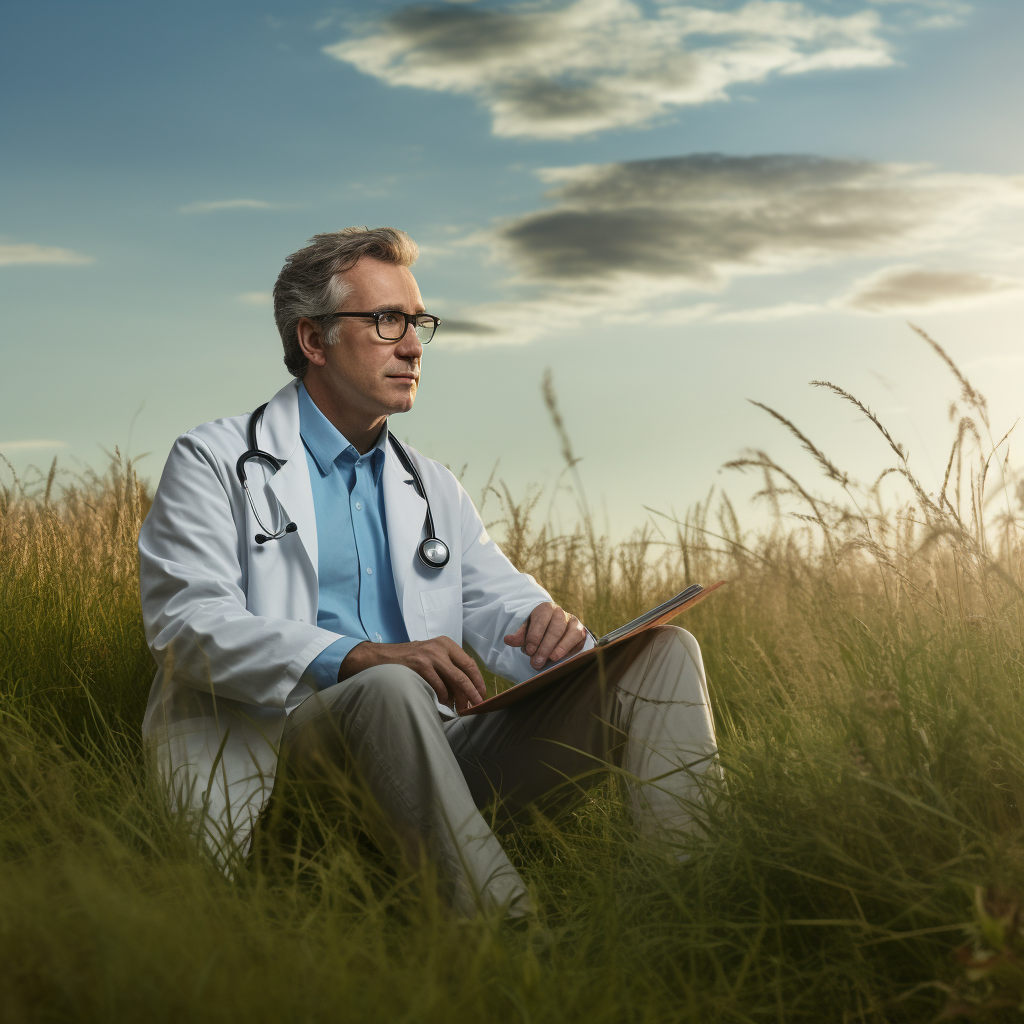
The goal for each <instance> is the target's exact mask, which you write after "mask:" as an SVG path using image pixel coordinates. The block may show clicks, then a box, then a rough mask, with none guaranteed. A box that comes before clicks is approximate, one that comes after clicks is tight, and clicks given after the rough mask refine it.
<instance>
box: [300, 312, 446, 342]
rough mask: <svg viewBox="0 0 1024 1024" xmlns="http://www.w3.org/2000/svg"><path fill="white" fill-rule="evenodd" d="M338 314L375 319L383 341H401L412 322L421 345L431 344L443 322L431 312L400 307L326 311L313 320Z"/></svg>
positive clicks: (330, 317) (378, 335)
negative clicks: (349, 311) (377, 311)
mask: <svg viewBox="0 0 1024 1024" xmlns="http://www.w3.org/2000/svg"><path fill="white" fill-rule="evenodd" d="M336 316H352V317H357V318H359V319H362V320H373V322H374V323H375V324H376V325H377V337H378V338H380V339H381V341H400V340H401V339H402V338H404V337H405V332H406V331H407V330H409V325H410V324H412V327H413V330H414V331H415V332H416V337H417V338H419V339H420V344H421V345H429V344H430V339H431V338H433V336H434V331H436V330H437V325H438V324H439V323H440V322H441V320H440V318H439V317H436V316H431V315H430V314H429V313H403V312H402V311H401V310H400V309H385V310H383V311H382V312H380V313H324V314H323V315H322V316H315V317H311V318H310V319H312V320H331V319H333V318H334V317H336Z"/></svg>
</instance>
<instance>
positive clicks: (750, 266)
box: [493, 154, 1024, 287]
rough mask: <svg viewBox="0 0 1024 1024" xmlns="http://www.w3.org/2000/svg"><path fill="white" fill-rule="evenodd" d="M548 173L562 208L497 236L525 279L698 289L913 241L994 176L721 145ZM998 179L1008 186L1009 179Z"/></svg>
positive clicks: (515, 224)
mask: <svg viewBox="0 0 1024 1024" xmlns="http://www.w3.org/2000/svg"><path fill="white" fill-rule="evenodd" d="M543 176H544V177H545V178H546V180H548V181H550V182H551V183H553V184H556V187H555V188H554V189H553V190H552V191H551V192H550V193H549V198H550V199H551V200H552V201H553V207H552V208H551V209H548V210H541V211H538V212H536V213H531V214H528V215H526V216H523V217H520V218H517V219H515V220H512V221H509V222H506V223H505V224H503V225H501V226H500V227H499V228H497V229H496V231H495V233H494V236H493V237H494V239H495V241H496V243H497V245H498V246H499V247H500V248H502V249H504V250H505V251H506V252H507V253H508V254H509V256H510V257H511V258H512V260H513V261H514V262H515V263H516V264H517V265H518V266H519V267H520V268H521V270H522V272H523V275H524V276H525V277H527V278H528V279H531V280H535V281H538V282H564V283H570V282H591V283H594V284H597V283H600V282H602V281H609V280H611V279H613V278H616V277H620V276H622V275H630V276H633V275H641V276H644V277H647V278H677V279H680V282H681V283H689V284H691V285H693V286H696V287H710V286H715V285H718V284H720V283H722V282H724V281H725V280H726V279H727V278H729V277H730V276H732V275H733V274H735V273H741V272H744V271H747V272H752V271H758V270H762V271H763V270H781V269H786V268H787V267H794V266H800V265H806V264H808V263H811V262H814V261H815V260H830V259H835V258H839V257H851V256H857V255H876V254H881V255H886V254H888V253H890V252H891V251H894V250H895V251H898V250H899V249H900V247H901V246H910V247H911V248H912V247H913V240H914V239H915V238H919V236H923V235H924V234H927V233H929V232H930V233H933V234H934V233H935V232H937V231H941V229H942V226H943V224H944V222H945V221H946V220H947V219H949V218H953V217H955V216H956V215H957V214H958V213H960V211H961V209H962V207H963V206H964V205H965V204H966V203H968V202H975V203H976V202H977V200H978V198H979V194H981V193H983V192H984V191H985V190H986V189H987V188H988V187H989V186H990V184H991V181H992V179H990V178H986V177H984V176H975V177H973V178H971V177H968V176H959V177H955V178H954V177H944V176H941V175H938V174H932V173H929V172H927V171H923V170H921V169H912V168H907V167H904V166H898V165H889V164H878V163H871V162H868V161H855V160H828V159H822V158H820V157H814V156H791V155H782V156H754V157H729V156H720V155H713V154H712V155H696V156H681V157H670V158H666V159H662V160H644V161H636V162H632V163H616V164H604V165H590V166H583V167H576V168H568V169H556V170H550V171H546V172H543ZM998 181H999V185H1000V186H1001V188H1000V189H998V190H997V191H998V192H1001V193H1005V191H1006V189H1007V187H1008V186H1007V179H998ZM1017 190H1018V192H1019V191H1020V189H1019V186H1018V189H1017ZM1021 194H1022V196H1024V193H1021ZM990 198H992V199H995V198H996V195H995V193H993V194H992V195H991V196H990ZM1018 201H1019V200H1018ZM920 244H922V243H921V241H920V240H918V242H917V245H920Z"/></svg>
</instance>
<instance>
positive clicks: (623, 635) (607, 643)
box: [459, 580, 725, 716]
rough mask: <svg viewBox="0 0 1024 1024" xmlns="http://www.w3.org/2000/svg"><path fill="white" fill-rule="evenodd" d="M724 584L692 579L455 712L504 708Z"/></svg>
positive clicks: (701, 598)
mask: <svg viewBox="0 0 1024 1024" xmlns="http://www.w3.org/2000/svg"><path fill="white" fill-rule="evenodd" d="M724 585H725V581H724V580H719V581H718V582H717V583H712V584H711V586H710V587H702V586H701V585H700V584H699V583H694V584H693V585H692V586H690V587H687V588H686V589H685V590H682V591H680V592H679V593H678V594H676V596H675V597H672V598H670V599H669V600H668V601H665V602H664V603H663V604H659V605H658V606H657V607H656V608H652V609H651V610H650V611H648V612H644V614H643V615H640V616H638V617H637V618H635V619H633V620H632V621H631V622H627V623H626V624H625V625H624V626H619V628H618V629H613V630H612V631H611V632H610V633H606V634H605V635H604V636H603V637H601V638H600V639H599V640H598V641H597V645H596V646H595V647H592V648H591V649H590V650H589V651H581V652H580V653H579V654H576V655H574V656H573V657H571V658H566V660H565V661H561V662H559V663H558V664H557V665H553V666H552V667H551V668H549V669H545V670H544V671H543V672H538V673H537V675H535V676H531V677H530V678H529V679H527V680H525V681H523V682H521V683H518V684H517V685H515V686H510V687H509V688H508V689H507V690H503V691H502V692H501V693H499V694H496V695H495V696H493V697H488V699H487V700H485V701H482V702H481V703H480V704H476V705H474V706H472V707H468V708H466V710H465V711H461V712H459V714H460V716H465V715H485V714H487V712H489V711H500V710H501V709H502V708H507V707H509V706H510V705H512V704H515V703H517V702H518V701H520V700H522V699H523V698H524V697H528V696H529V695H530V694H531V693H536V691H537V690H540V689H542V688H543V687H545V686H549V685H550V684H551V683H555V682H557V681H558V680H559V679H564V678H565V677H566V676H568V675H572V674H574V673H575V672H576V671H578V670H579V669H580V668H582V667H583V666H584V665H586V664H587V662H589V661H593V660H595V659H596V658H598V657H603V656H604V652H605V651H608V650H610V649H611V648H612V647H616V646H618V645H619V644H621V643H624V642H625V641H626V640H632V639H633V637H635V636H639V634H641V633H643V632H645V631H646V630H648V629H653V628H654V627H655V626H663V625H664V624H665V623H666V622H668V621H669V620H670V619H674V618H675V617H676V616H677V615H679V614H681V613H682V612H684V611H686V610H687V609H689V608H692V607H693V606H694V605H695V604H700V602H701V601H703V600H704V598H705V597H707V596H708V594H711V593H713V592H714V591H716V590H717V589H718V588H719V587H721V586H724Z"/></svg>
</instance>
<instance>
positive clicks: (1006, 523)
mask: <svg viewBox="0 0 1024 1024" xmlns="http://www.w3.org/2000/svg"><path fill="white" fill-rule="evenodd" d="M929 344H931V345H932V346H933V347H934V348H935V349H936V351H937V352H938V353H939V354H940V355H941V356H942V357H943V358H945V354H944V353H942V352H941V349H939V348H938V346H936V345H935V344H934V342H931V341H929ZM947 362H948V361H947ZM948 365H950V367H951V369H952V371H953V373H954V380H955V382H956V386H957V387H958V389H959V396H958V399H957V403H958V409H959V412H958V415H957V420H956V428H955V430H954V436H953V441H952V450H951V453H950V460H949V466H948V469H947V471H946V483H945V485H944V487H943V489H942V491H941V492H939V493H937V494H936V493H930V492H929V491H928V490H927V488H925V487H923V486H922V485H921V483H920V481H919V480H918V479H917V478H916V476H915V474H914V473H913V471H912V469H911V466H910V464H909V462H908V461H907V459H906V457H905V454H904V451H903V449H902V448H901V447H900V445H899V443H898V442H897V441H896V440H895V439H894V438H892V437H891V436H890V435H889V433H888V432H887V431H886V429H885V427H884V425H883V424H882V423H881V422H879V421H878V419H877V417H875V416H874V414H872V413H871V412H870V410H868V409H867V408H866V407H865V406H863V405H862V404H861V403H860V402H859V401H858V400H857V399H856V398H855V397H854V396H852V395H850V394H848V393H847V392H846V391H844V390H843V389H841V388H839V387H836V386H835V385H832V384H828V383H824V384H823V385H822V386H824V387H827V388H829V389H831V390H832V391H833V393H834V394H835V395H836V398H837V400H838V401H842V402H852V403H853V404H854V405H856V406H857V407H858V408H859V409H860V411H861V412H862V413H863V414H864V415H865V416H867V417H868V418H869V419H870V420H871V421H872V422H873V423H875V425H876V427H877V428H878V429H879V430H880V431H881V432H882V435H883V436H884V437H885V438H886V440H887V442H888V443H889V445H890V450H891V453H892V464H891V466H890V467H889V468H887V469H885V471H884V473H882V474H881V475H880V476H879V478H878V479H876V480H873V481H869V482H868V483H867V484H859V483H857V482H856V481H854V480H852V479H851V478H850V477H849V476H848V475H847V474H846V473H845V472H844V471H842V470H841V469H840V468H839V467H838V466H836V465H835V464H834V462H832V461H831V460H830V459H829V458H828V456H827V454H826V453H824V452H822V451H821V450H820V448H819V447H818V446H817V445H815V444H814V443H813V441H812V440H811V438H810V437H809V436H806V435H804V434H803V433H801V432H800V431H799V430H798V429H797V427H796V426H795V425H794V424H792V423H791V422H790V421H789V420H788V418H786V417H784V416H782V415H781V414H779V413H776V412H775V411H774V410H771V409H768V408H767V407H765V408H766V412H767V413H768V414H770V415H771V416H773V417H775V418H776V419H777V420H779V421H780V422H781V423H782V424H783V425H785V426H786V427H787V428H788V429H790V430H792V431H793V432H794V434H795V435H796V436H797V437H798V438H799V439H800V441H801V444H803V445H804V447H805V448H806V449H807V451H808V453H809V455H810V457H811V458H812V459H813V460H814V461H815V462H816V464H817V466H818V467H819V469H820V471H821V473H822V480H821V484H820V486H817V485H815V486H810V485H808V484H807V483H805V482H803V481H801V480H800V478H799V476H798V474H796V473H793V472H791V471H789V470H787V469H786V468H785V467H783V466H781V465H779V464H777V463H776V462H775V461H774V460H773V459H772V458H771V457H770V455H769V454H768V453H767V452H763V451H753V452H749V453H746V454H744V455H743V456H742V457H741V458H740V459H738V460H736V462H735V463H733V466H734V468H735V469H736V470H738V471H743V472H755V473H757V474H759V478H760V479H763V481H764V486H763V489H762V492H761V493H762V500H763V501H765V502H768V503H769V506H770V507H772V508H774V509H775V511H776V514H775V517H774V519H773V520H772V525H771V526H770V527H769V528H767V529H763V530H759V531H753V530H749V529H744V527H743V526H742V520H741V517H740V516H739V514H737V512H736V511H735V510H734V509H733V508H732V506H731V505H730V504H729V502H728V501H727V500H726V499H724V498H721V499H719V500H717V501H715V502H711V501H709V502H708V503H705V504H701V505H699V506H697V507H696V508H693V509H691V510H690V512H689V513H688V514H687V515H686V516H684V517H683V518H682V519H680V520H678V521H676V520H674V519H671V518H669V517H666V516H655V517H654V518H653V519H652V525H649V526H648V527H647V528H645V529H644V530H641V531H638V532H637V533H636V534H634V536H633V537H631V538H630V539H628V540H627V541H625V542H622V543H616V542H613V541H612V540H611V539H609V538H607V537H600V536H597V535H596V534H595V532H594V528H593V524H592V522H591V521H590V520H589V519H586V518H584V521H583V522H581V524H580V526H579V527H578V528H577V529H576V530H575V531H574V532H572V533H570V534H556V533H555V532H553V531H552V529H551V528H550V527H549V526H547V525H546V524H544V523H542V522H538V507H539V502H538V500H537V497H536V496H535V497H534V498H533V499H532V500H526V501H516V500H515V499H514V498H513V496H511V495H509V494H508V493H507V491H504V490H503V489H501V488H500V487H499V488H496V489H495V491H494V493H493V494H492V495H491V496H490V498H489V502H490V504H489V505H488V507H489V508H492V509H493V507H494V504H493V503H494V499H495V497H497V499H498V501H499V502H500V507H501V512H500V513H499V516H500V518H501V519H502V521H503V525H501V526H499V527H498V528H497V532H499V533H503V535H504V547H505V550H506V552H507V553H508V554H509V555H510V557H511V558H512V559H513V561H514V562H515V563H516V564H517V565H518V566H520V567H521V568H524V569H526V570H528V571H530V572H532V573H534V574H535V575H536V576H537V578H538V579H539V580H540V581H541V582H542V583H543V584H544V585H545V586H547V587H548V588H549V589H550V590H551V592H552V593H553V595H554V596H555V598H556V599H557V600H559V601H560V602H562V603H564V604H565V605H566V606H567V607H569V608H571V609H572V610H573V611H575V612H577V614H580V615H581V617H583V618H584V619H585V620H586V621H587V622H588V624H590V625H591V627H592V628H594V629H595V630H596V631H598V632H600V631H603V630H606V629H608V628H611V627H612V626H615V625H617V624H619V623H620V622H622V621H624V620H626V619H627V618H629V617H631V616H633V615H635V614H637V613H638V612H640V611H642V610H644V609H645V608H646V607H649V606H650V605H651V604H653V603H654V602H655V601H657V600H658V599H660V598H662V597H665V596H667V595H668V594H670V593H673V592H674V591H676V590H678V589H681V587H682V585H683V584H684V583H687V582H692V581H695V580H696V581H703V582H707V581H710V580H712V579H717V578H725V579H727V580H728V581H729V584H730V585H729V586H728V587H727V588H724V589H723V590H722V591H720V592H719V593H718V594H716V595H715V597H714V598H713V599H712V600H710V601H707V602H705V603H704V604H702V605H701V606H699V607H698V608H696V609H695V610H694V611H693V612H692V613H690V614H689V615H688V616H687V618H686V620H685V623H684V624H685V625H686V627H687V628H688V629H690V630H691V631H692V632H693V633H694V634H695V635H696V636H697V637H698V638H699V640H700V642H701V645H702V648H703V650H704V654H705V659H706V664H707V668H708V674H709V679H710V681H711V685H712V690H713V697H714V701H715V705H716V707H715V711H716V715H717V720H718V723H719V728H720V737H719V738H720V742H721V749H722V759H723V762H724V764H725V765H726V769H727V772H728V778H729V793H728V796H727V798H725V799H724V800H722V801H720V802H719V803H718V804H717V805H715V806H714V808H713V809H712V812H711V815H710V819H709V821H708V829H707V834H706V835H705V836H702V837H698V838H697V839H695V840H694V843H693V849H692V854H693V856H692V860H691V862H690V863H689V864H687V865H685V866H677V865H670V864H666V863H665V862H664V861H663V860H661V859H660V858H659V857H658V856H657V855H656V853H655V852H654V851H652V850H649V849H647V848H646V847H644V846H643V845H642V844H640V843H638V842H636V841H635V840H634V838H633V837H632V836H631V834H630V832H629V829H628V827H627V825H626V819H625V816H624V814H623V809H622V806H621V804H620V802H619V800H618V797H617V793H616V790H615V788H614V786H613V785H609V786H607V787H606V788H605V789H604V790H603V791H601V792H599V793H598V795H597V796H596V797H595V798H594V799H592V800H590V801H588V802H587V803H585V804H584V805H583V806H582V807H580V808H577V809H576V810H575V811H573V812H572V813H570V814H568V815H567V816H565V817H563V818H560V819H558V820H556V821H547V820H544V819H541V818H538V819H537V821H536V823H535V825H534V827H533V828H532V829H529V830H526V831H524V832H523V833H521V834H519V835H517V836H516V837H515V838H514V839H512V840H511V841H510V842H511V855H512V857H513V858H514V860H515V862H516V863H517V865H519V866H520V868H521V870H522V872H523V874H524V876H525V877H526V878H527V880H528V882H529V884H530V885H531V886H532V887H533V888H534V890H535V894H536V899H537V903H538V905H539V906H540V907H541V908H542V912H543V914H544V917H545V921H546V923H547V925H548V926H549V927H550V928H551V929H552V931H553V933H554V935H555V941H554V942H553V943H551V944H545V943H544V942H542V941H541V936H540V934H539V933H536V932H527V933H522V934H521V933H517V932H510V931H506V930H503V929H502V928H501V927H499V926H498V925H497V923H496V922H492V921H478V922H472V923H468V924H467V923H458V922H453V921H451V920H449V919H448V918H447V917H446V916H445V914H444V912H443V910H442V909H441V908H439V907H438V906H437V904H436V901H435V900H433V899H432V898H431V896H430V895H429V893H430V886H429V884H424V882H425V881H428V879H425V878H424V877H422V876H418V875H417V874H416V873H415V872H412V871H410V870H405V869H401V868H399V869H395V868H394V867H389V866H388V865H384V864H381V863H380V862H379V859H375V857H374V855H373V853H372V851H371V852H367V851H366V850H364V849H363V848H362V847H361V846H360V844H359V843H358V842H357V841H356V840H355V839H353V838H352V836H351V834H350V833H348V832H337V833H332V831H331V829H330V827H328V826H326V825H325V824H324V822H323V821H321V822H320V828H319V829H317V830H314V831H316V832H317V833H318V839H319V842H318V843H314V844H313V846H312V847H308V846H307V848H306V849H305V851H300V850H297V849H295V848H292V849H290V850H283V849H279V850H276V851H271V854H270V855H269V856H268V858H267V860H266V861H265V862H263V863H261V864H260V865H258V866H255V867H254V868H253V869H252V870H251V871H250V872H249V873H248V874H245V875H242V876H240V877H239V878H237V879H236V880H235V881H234V882H229V881H227V880H226V879H225V878H224V877H223V876H222V875H221V874H220V873H219V872H218V871H217V870H216V869H215V868H214V867H213V866H212V865H211V864H210V863H208V861H207V860H206V858H205V855H204V854H203V853H202V852H201V851H200V850H198V849H196V847H195V846H194V845H193V844H192V842H191V840H190V839H189V837H188V833H187V829H186V828H185V826H184V825H183V823H181V822H179V821H176V820H174V819H173V818H172V817H170V816H169V815H168V814H167V813H166V812H165V811H164V809H163V806H162V802H161V799H160V794H159V792H157V790H156V788H155V786H153V785H152V783H151V781H149V780H147V776H146V773H145V767H144V758H143V755H142V751H141V749H140V745H139V735H138V728H139V723H140V721H141V716H142V709H143V707H144V704H145V699H146V695H147V692H148V687H149V682H150V678H151V673H152V667H153V666H152V663H151V661H150V658H149V655H148V652H147V651H146V648H145V644H144V641H143V637H142V626H141V618H140V613H139V608H138V598H137V588H138V580H137V567H136V559H135V538H136V534H137V531H138V526H139V523H140V521H141V517H142V515H143V514H144V512H145V510H146V508H147V503H148V498H147V495H146V490H145V487H144V486H143V485H142V484H141V483H140V481H139V480H138V478H137V477H136V476H135V473H134V470H133V468H132V467H131V466H130V465H127V464H125V463H123V462H121V461H118V460H115V461H114V462H113V464H112V466H111V469H110V471H109V472H108V473H107V474H106V475H105V476H103V477H92V478H87V479H84V480H77V481H72V482H71V483H70V485H68V486H64V487H59V486H57V482H56V481H55V479H54V473H53V472H51V474H50V478H49V480H47V479H46V478H45V477H40V479H39V480H38V482H37V484H36V485H33V486H19V485H18V484H17V483H12V484H11V485H9V486H8V487H7V488H6V489H5V490H4V491H3V493H2V496H0V611H2V617H0V714H2V716H3V717H2V723H0V816H2V821H3V827H2V831H0V858H2V871H3V877H4V885H3V886H0V1017H2V1019H4V1020H10V1021H28V1020H44V1019H45V1020H69V1021H70V1020H74V1021H89V1020H97V1021H101V1020H102V1021H104V1022H109V1021H114V1020H122V1019H124V1020H137V1019H140V1018H144V1019H147V1020H152V1021H160V1020H167V1021H181V1020H189V1021H206V1020H218V1021H219V1020H223V1021H237V1020H242V1019H244V1020H250V1021H258V1020H275V1021H279V1020H296V1021H298V1020H301V1021H315V1020H321V1019H323V1020H328V1019H330V1020H334V1019H337V1018H338V1017H339V1016H341V1017H343V1018H344V1019H346V1020H368V1021H369V1020H373V1021H377V1020H385V1019H386V1020H408V1021H445V1022H451V1021H467V1022H473V1024H476V1022H479V1021H482V1020H509V1021H531V1022H542V1021H551V1022H564V1021H576V1020H581V1021H582V1020H586V1021H588V1022H596V1024H601V1022H609V1024H610V1022H620V1021H652V1022H653V1021H658V1022H661V1021H679V1020H692V1021H700V1022H710V1021H736V1022H741V1021H742V1022H751V1021H774V1022H779V1021H812V1022H815V1024H817V1022H823V1021H829V1022H832V1021H835V1022H839V1021H844V1022H845V1021H871V1022H879V1024H880V1022H883V1021H884V1022H892V1021H930V1020H934V1019H936V1017H937V1016H938V1015H944V1017H945V1019H977V1020H986V1021H1003V1020H1006V1021H1009V1020H1017V1019H1020V1012H1021V1001H1022V1000H1024V933H1022V910H1021V907H1022V904H1024V822H1022V815H1021V807H1022V802H1024V600H1022V594H1024V536H1022V530H1021V516H1022V512H1024V488H1022V487H1021V484H1020V482H1019V478H1017V477H1015V476H1014V474H1013V471H1012V467H1011V466H1010V464H1009V463H1008V461H1007V460H1006V457H1005V451H1006V445H1005V442H1004V441H1001V439H1000V438H999V437H998V436H994V435H993V433H992V428H991V427H990V422H989V420H990V416H989V411H988V409H987V406H986V405H985V402H984V399H983V397H982V396H981V395H979V394H978V392H977V391H976V390H975V389H974V388H973V387H972V386H971V384H970V383H969V382H968V381H967V380H966V378H965V377H963V375H962V374H961V373H960V371H959V370H957V369H956V368H955V367H954V366H953V365H952V363H948ZM547 397H548V401H549V405H550V407H551V409H552V413H553V415H554V416H555V422H556V426H558V428H559V429H560V430H561V432H562V439H563V448H564V454H565V456H566V461H567V471H568V472H569V473H571V472H572V468H573V461H574V456H573V454H572V447H571V444H570V443H569V441H568V436H567V434H566V432H565V429H564V426H563V425H562V424H561V422H560V419H559V418H558V417H557V405H556V403H555V397H554V391H553V388H552V387H550V386H549V387H548V388H547ZM893 477H898V478H899V479H901V480H902V481H903V486H904V487H905V490H906V496H907V497H906V502H905V503H904V504H903V505H901V506H899V507H896V508H886V507H883V504H882V498H881V494H882V491H883V486H882V485H881V482H882V481H887V480H889V479H890V478H893ZM583 507H584V508H585V503H584V505H583ZM794 516H796V517H797V518H794ZM310 813H311V814H315V810H311V811H310ZM300 831H301V830H300Z"/></svg>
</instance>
